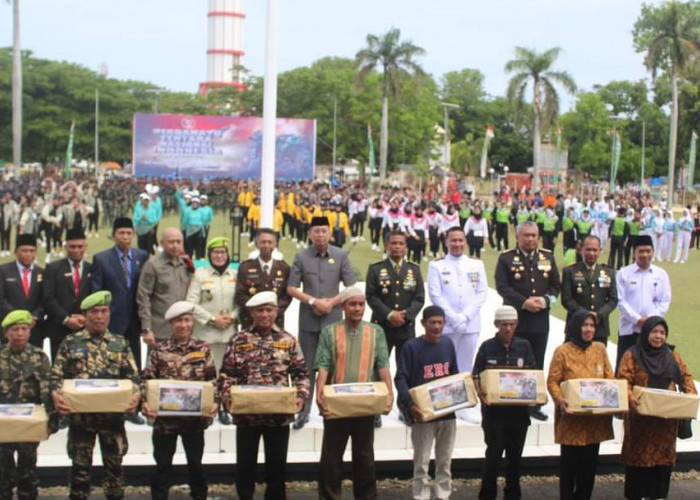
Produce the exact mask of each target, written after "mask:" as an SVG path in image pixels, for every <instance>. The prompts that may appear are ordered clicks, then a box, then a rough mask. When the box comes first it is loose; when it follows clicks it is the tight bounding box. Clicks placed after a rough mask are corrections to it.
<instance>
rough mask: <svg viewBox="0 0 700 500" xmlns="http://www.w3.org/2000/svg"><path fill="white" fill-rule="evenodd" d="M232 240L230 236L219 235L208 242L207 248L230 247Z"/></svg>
mask: <svg viewBox="0 0 700 500" xmlns="http://www.w3.org/2000/svg"><path fill="white" fill-rule="evenodd" d="M229 243H231V241H230V240H229V239H228V238H225V237H223V236H219V237H218V238H212V240H211V241H210V242H209V243H207V250H212V249H214V248H222V247H223V248H228V246H229Z"/></svg>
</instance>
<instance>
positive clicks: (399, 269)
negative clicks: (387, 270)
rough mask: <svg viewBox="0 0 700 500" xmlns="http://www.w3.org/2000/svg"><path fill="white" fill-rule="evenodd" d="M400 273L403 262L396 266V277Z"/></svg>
mask: <svg viewBox="0 0 700 500" xmlns="http://www.w3.org/2000/svg"><path fill="white" fill-rule="evenodd" d="M400 271H401V262H400V261H399V262H397V263H396V264H394V272H396V275H397V276H398V275H399V272H400Z"/></svg>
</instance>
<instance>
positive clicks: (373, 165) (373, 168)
mask: <svg viewBox="0 0 700 500" xmlns="http://www.w3.org/2000/svg"><path fill="white" fill-rule="evenodd" d="M367 143H368V144H369V160H368V162H367V164H368V165H369V175H377V160H376V159H375V158H374V141H373V140H372V126H371V125H370V124H369V123H368V124H367Z"/></svg>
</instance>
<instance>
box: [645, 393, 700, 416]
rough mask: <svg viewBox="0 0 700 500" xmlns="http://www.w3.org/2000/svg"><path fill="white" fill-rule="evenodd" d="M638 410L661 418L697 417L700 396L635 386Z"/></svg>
mask: <svg viewBox="0 0 700 500" xmlns="http://www.w3.org/2000/svg"><path fill="white" fill-rule="evenodd" d="M632 393H633V394H634V395H635V396H637V411H638V412H639V414H640V415H647V416H650V417H661V418H693V419H694V418H697V416H698V405H699V404H700V396H696V395H695V394H682V393H680V392H675V391H666V390H663V389H650V388H648V387H639V386H635V387H634V388H633V389H632Z"/></svg>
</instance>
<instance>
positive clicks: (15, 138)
mask: <svg viewBox="0 0 700 500" xmlns="http://www.w3.org/2000/svg"><path fill="white" fill-rule="evenodd" d="M19 35H20V29H19V0H14V1H13V2H12V38H13V39H12V165H13V167H14V172H15V176H16V177H19V175H20V172H21V168H22V47H21V45H20V36H19Z"/></svg>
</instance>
